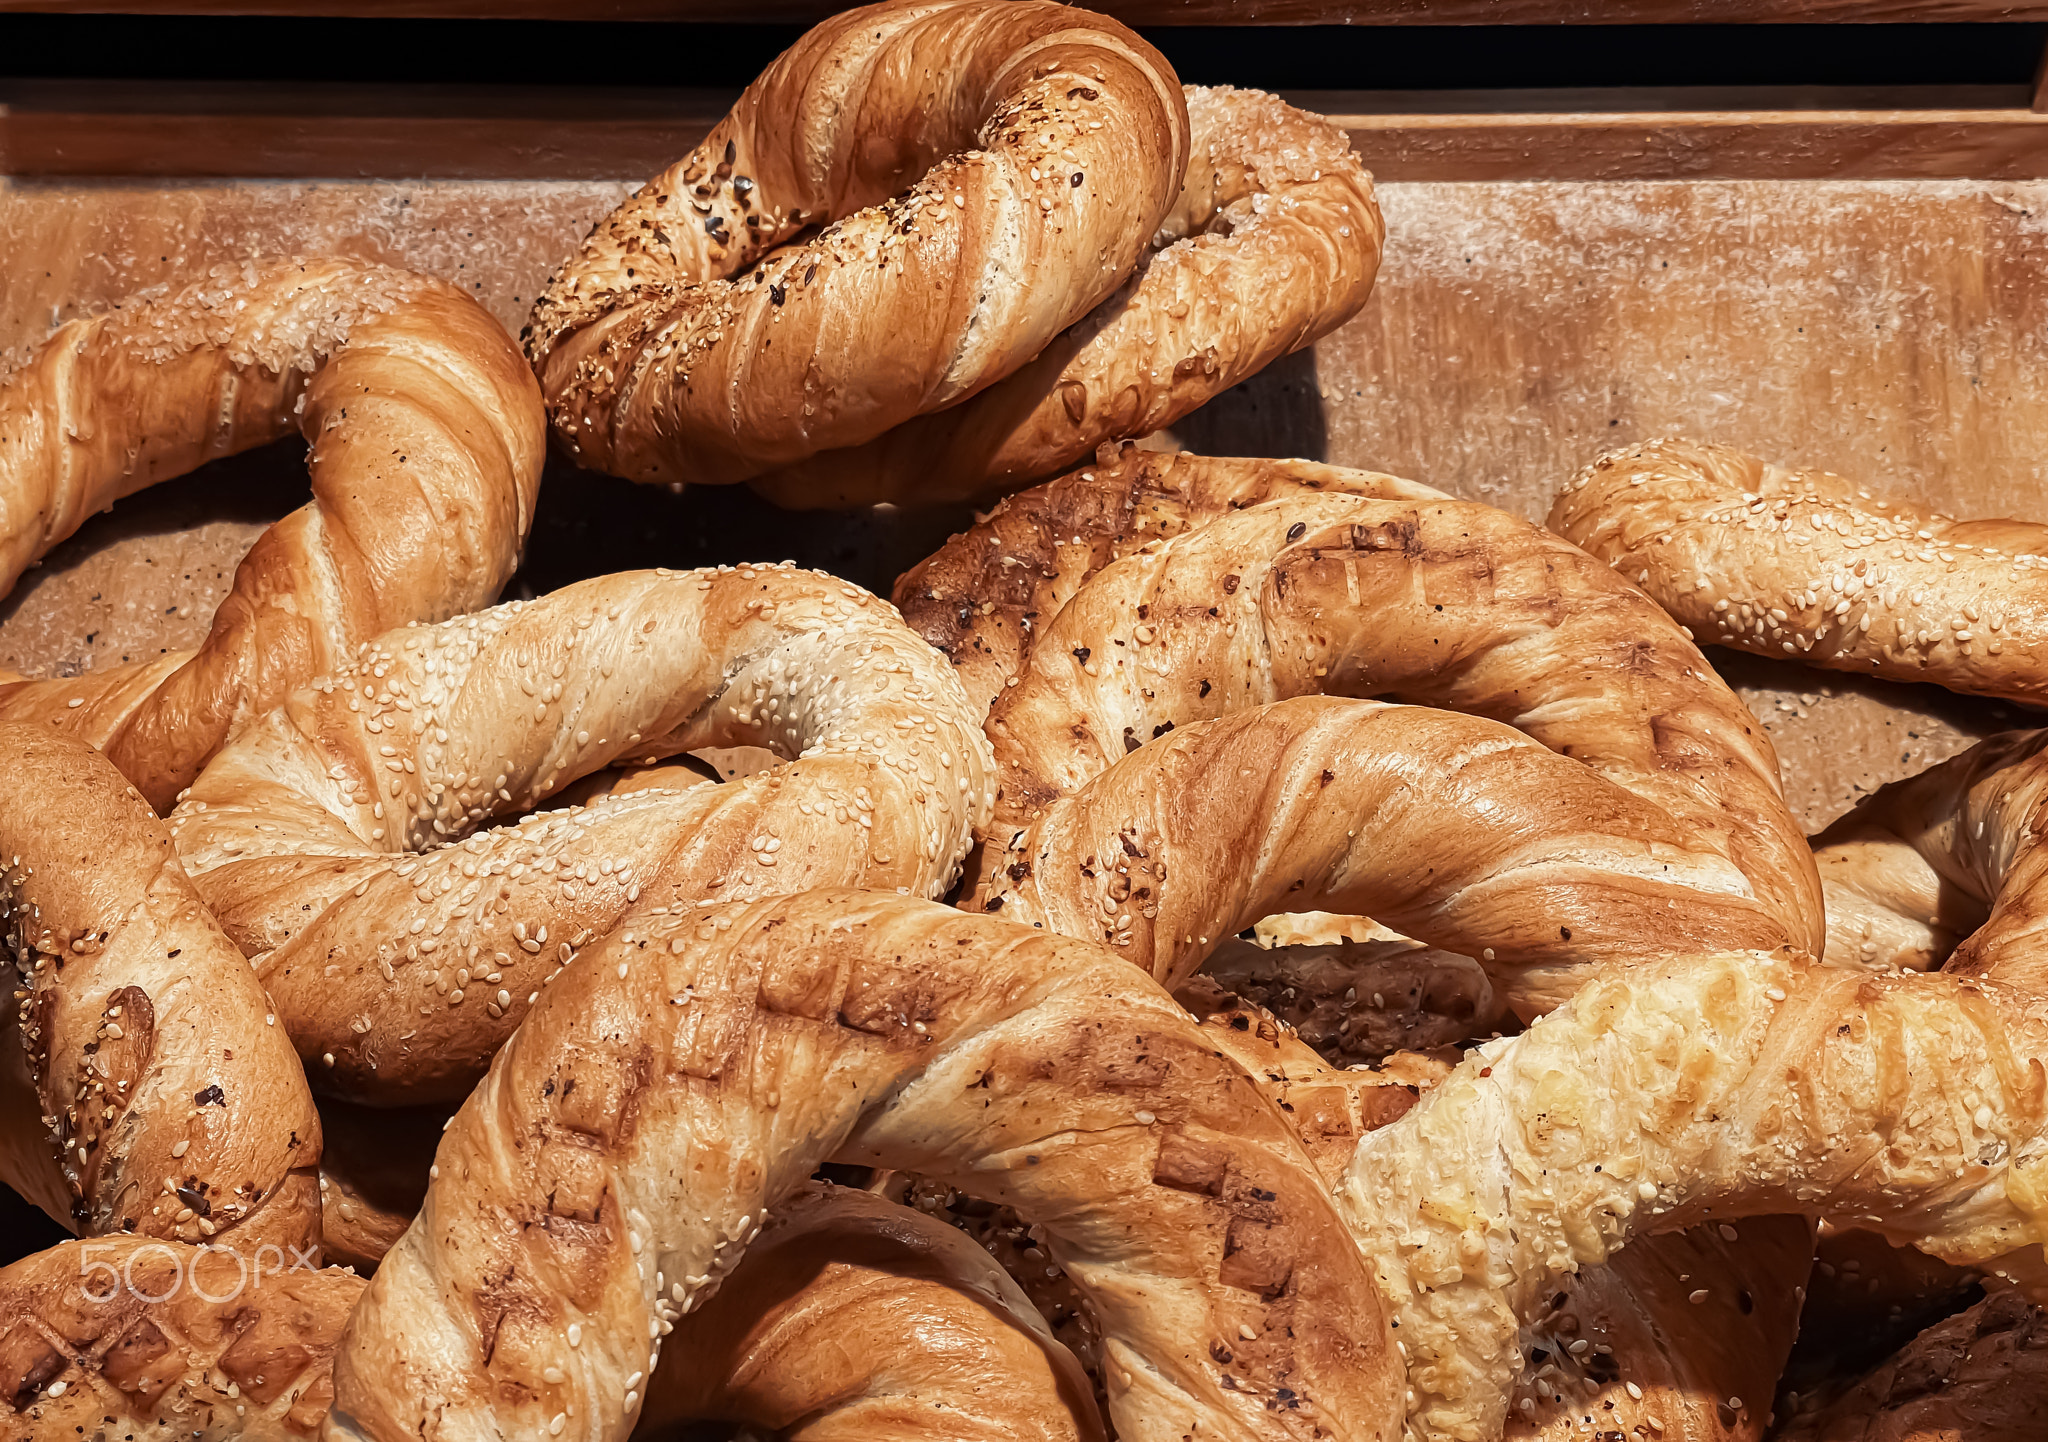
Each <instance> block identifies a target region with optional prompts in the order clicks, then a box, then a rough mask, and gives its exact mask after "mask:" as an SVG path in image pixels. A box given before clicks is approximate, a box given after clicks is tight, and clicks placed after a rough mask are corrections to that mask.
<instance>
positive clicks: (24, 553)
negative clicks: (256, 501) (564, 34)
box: [0, 260, 547, 811]
mask: <svg viewBox="0 0 2048 1442" xmlns="http://www.w3.org/2000/svg"><path fill="white" fill-rule="evenodd" d="M538 401H539V395H538V391H537V389H536V387H535V385H534V382H533V377H532V375H531V374H530V373H529V372H528V371H527V369H526V367H525V366H524V365H523V364H521V362H520V357H519V351H518V348H517V347H516V346H514V345H513V344H512V342H511V339H510V338H509V337H508V336H506V334H505V333H504V331H503V330H502V329H500V328H499V326H498V323H497V322H496V321H495V320H493V319H492V318H491V317H490V315H489V314H488V313H487V312H486V311H485V310H484V309H483V308H482V307H481V306H479V305H478V304H477V303H476V302H475V301H473V300H471V299H470V298H469V297H468V296H466V295H464V294H463V293H462V292H461V291H459V290H457V289H456V288H455V287H454V286H452V285H449V284H447V283H445V282H443V281H438V280H432V279H429V278H427V277H425V276H419V275H411V274H408V273H407V272H404V271H399V270H392V269H390V268H388V267H386V266H380V265H369V264H365V263H363V262H360V261H350V260H290V261H282V262H274V263H270V264H266V265H262V266H257V265H254V264H248V265H244V266H242V267H241V268H240V269H238V270H237V269H233V268H229V267H221V268H219V269H218V270H217V272H216V273H215V274H214V275H213V276H211V277H210V278H208V279H207V280H204V281H200V282H198V283H197V284H194V285H192V286H189V287H187V288H186V289H184V290H182V291H179V292H177V293H176V294H175V295H172V296H170V297H168V298H166V299H163V300H154V301H144V302H140V303H133V304H130V305H128V306H126V307H124V308H122V309H119V310H114V311H109V312H107V313H105V314H103V315H98V316H94V317H92V318H91V319H87V320H76V321H72V322H71V323H69V324H68V325H65V326H63V327H61V328H60V329H58V331H57V332H56V333H55V334H54V335H52V336H51V337H50V339H49V340H48V341H47V342H45V344H44V345H43V347H42V349H41V350H39V351H38V352H37V353H36V355H35V357H34V358H33V359H31V360H30V361H29V362H28V363H27V364H26V365H25V366H23V367H22V368H21V369H19V370H17V371H15V372H14V373H13V374H12V375H11V376H9V377H8V378H7V380H6V382H5V384H4V385H0V593H4V592H5V591H6V590H7V589H9V588H11V587H12V586H13V584H14V582H15V580H16V579H17V578H18V577H19V576H20V575H21V573H22V571H23V570H25V569H26V568H27V567H28V566H29V565H30V563H32V562H33V561H35V560H36V559H37V558H38V557H39V556H41V555H43V554H44V553H45V552H47V551H48V550H49V549H50V548H51V547H52V546H54V545H56V544H57V542H59V541H61V540H63V539H64V538H65V537H66V536H68V535H70V534H71V533H72V532H73V531H75V530H77V529H78V527H79V525H80V523H81V522H83V521H84V519H85V518H86V517H87V516H89V515H91V514H92V513H93V512H95V511H99V510H104V509H105V508H106V507H107V506H109V505H111V504H112V503H113V502H114V501H115V500H116V499H118V498H119V497H121V496H125V495H129V494H132V493H133V492H135V491H138V490H141V489H142V488H143V487H145V486H149V485H152V484H154V483H155V482H157V481H159V480H162V479H164V478H166V477H168V476H175V475H182V474H183V473H184V472H186V471H189V470H192V469H193V468H194V467H196V466H198V465H199V464H200V463H201V462H203V461H206V460H210V459H212V458H214V457H216V456H224V455H229V454H232V453H234V452H236V451H243V450H248V449H249V448H250V447H252V446H258V445H262V444H264V443H265V442H267V441H272V440H275V439H277V438H278V437H280V436H283V435H286V434H288V433H289V432H290V431H291V430H292V429H293V428H294V427H296V428H297V429H298V430H299V431H300V432H301V433H302V434H303V435H304V436H305V437H306V439H307V441H308V442H309V443H310V445H311V447H312V450H311V453H310V455H309V457H308V461H307V465H308V469H309V470H310V472H311V474H312V480H313V500H312V503H311V504H310V505H307V506H304V507H301V508H300V509H299V510H297V511H295V512H293V513H292V514H291V515H289V516H287V517H286V518H285V519H284V520H282V521H280V522H278V523H277V524H276V525H275V526H272V527H271V528H270V530H268V531H267V532H265V533H264V535H263V536H262V537H261V538H260V539H259V540H258V541H257V542H256V544H255V546H254V547H252V548H251V549H250V551H249V554H248V555H247V556H246V557H244V558H243V560H242V564H241V566H240V567H239V568H238V569H237V570H236V572H235V585H234V589H233V591H232V592H230V593H229V595H228V597H227V599H226V600H224V601H223V602H222V603H221V605H220V609H219V610H218V611H216V612H215V613H214V618H213V629H212V631H211V632H210V633H208V635H207V638H206V640H205V641H204V642H203V643H202V644H201V645H200V647H199V649H198V650H197V651H196V652H192V653H190V654H176V655H170V656H165V657H161V658H159V659H156V660H151V661H143V662H137V663H134V664H131V665H126V666H116V667H109V668H107V669H104V670H99V671H94V672H91V673H89V674H88V675H85V676H79V677H74V678H70V679H61V680H50V681H31V682H16V683H14V684H12V685H0V720H8V721H34V722H37V723H39V724H45V725H50V726H54V727H56V728H58V729H59V730H62V731H64V732H67V733H69V734H71V735H75V736H79V737H82V738H83V739H85V740H88V741H91V742H92V743H94V744H95V745H97V746H99V747H100V748H101V749H103V750H104V751H105V752H106V753H107V755H108V757H109V758H110V759H111V760H112V761H113V763H114V764H115V765H116V766H117V767H119V768H120V769H121V771H122V773H123V774H124V775H126V776H127V777H128V778H129V779H130V780H131V781H133V782H134V783H135V784H136V786H138V787H139V788H141V791H142V794H143V795H144V796H145V797H147V798H148V799H149V802H150V804H151V805H153V806H155V807H156V808H157V809H158V810H159V811H162V810H165V809H167V808H168V807H169V806H170V804H171V801H172V800H173V798H174V797H175V796H176V795H177V793H178V792H179V790H180V789H182V788H183V787H184V786H185V785H186V784H187V783H189V782H190V781H191V780H192V778H193V777H194V776H196V775H197V774H198V772H199V768H200V767H201V765H203V764H204V763H205V761H206V759H207V758H208V757H209V756H211V755H212V754H213V753H214V751H215V750H217V749H218V748H219V747H220V745H221V743H222V742H223V741H224V740H226V738H227V736H228V733H229V731H230V730H231V729H233V728H234V727H235V726H236V725H238V724H240V723H241V722H242V721H244V720H246V719H247V718H248V717H250V716H254V715H258V714H261V713H262V712H264V711H267V710H268V709H269V708H270V707H271V706H273V705H275V704H276V703H277V702H278V701H279V700H281V699H282V698H283V697H284V696H285V694H286V693H287V692H289V691H291V690H292V689H293V688H294V687H297V686H300V685H303V684H304V683H305V682H306V681H308V680H310V679H311V678H312V677H314V676H316V675H318V674H320V673H321V672H323V671H326V670H329V669H332V668H333V667H335V666H337V665H339V664H340V663H341V661H342V658H344V657H345V656H347V655H348V654H349V653H350V652H352V651H353V650H354V649H355V647H356V645H357V644H358V643H359V642H361V641H364V640H366V639H368V638H369V637H371V636H374V635H376V634H378V633H379V632H381V631H385V630H388V629H389V628H391V627H393V626H397V625H402V624H404V623H405V622H407V621H438V620H440V619H442V618H443V617H445V616H452V615H456V614H459V613H461V612H464V611H470V610H474V609H475V608H477V607H478V606H482V605H487V604H489V603H490V602H491V601H492V600H493V599H494V598H495V597H496V596H497V593H498V589H499V588H500V587H501V586H503V585H504V584H505V581H506V579H507V578H508V577H509V576H510V575H511V574H512V570H513V568H514V566H516V565H517V564H518V560H519V550H520V547H521V545H523V544H524V542H525V539H526V530H527V526H528V525H529V524H530V523H531V521H532V519H533V505H534V497H535V494H536V492H537V490H538V487H539V485H540V468H541V461H542V458H543V451H544V448H545V442H546V434H547V433H546V422H545V419H544V417H543V416H542V413H541V411H540V407H539V404H538Z"/></svg>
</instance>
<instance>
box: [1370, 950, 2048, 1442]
mask: <svg viewBox="0 0 2048 1442" xmlns="http://www.w3.org/2000/svg"><path fill="white" fill-rule="evenodd" d="M2044 1168H2048V1007H2044V1006H2043V1005H2042V1004H2041V1003H2039V1002H2036V1001H2034V1000H2033V999H2032V998H2030V997H2027V996H2024V995H2022V994H2020V993H2018V992H2015V991H2013V990H2012V989H2010V988H2008V987H2005V986H2002V985H2000V984H1998V983H1996V982H1985V981H1975V980H1961V979H1958V978H1954V977H1947V976H1920V975H1914V974H1907V975H1903V976H1891V977H1882V978H1879V977H1870V976H1866V975H1863V974H1860V973H1857V972H1852V971H1842V970H1836V969H1828V968H1823V967H1820V966H1817V965H1813V964H1810V963H1803V962H1798V961H1793V960H1789V959H1787V958H1786V957H1785V955H1784V954H1783V953H1778V954H1772V955H1764V954H1760V953H1749V954H1736V955H1728V956H1717V957H1693V958H1684V959H1679V960H1672V961H1658V962H1645V963H1642V964H1640V965H1637V966H1633V967H1617V968H1607V969H1603V970H1601V971H1598V972H1596V973H1595V974H1594V975H1593V977H1592V978H1591V979H1590V980H1589V981H1588V982H1587V983H1586V985H1585V986H1584V987H1583V988H1581V990H1580V991H1579V993H1578V994H1577V995H1576V996H1575V997H1573V998H1572V1000H1571V1001H1570V1002H1568V1003H1567V1004H1566V1005H1565V1006H1563V1007H1561V1008H1559V1009H1558V1010H1557V1011H1554V1012H1552V1013H1551V1014H1550V1015H1549V1016H1547V1017H1545V1018H1543V1019H1542V1020H1540V1021H1538V1022H1536V1023H1535V1024H1534V1025H1532V1026H1531V1027H1530V1028H1529V1030H1528V1031H1527V1032H1525V1033H1523V1034H1522V1035H1521V1036H1518V1037H1514V1038H1511V1039H1506V1040H1503V1041H1498V1042H1493V1043H1489V1044H1487V1045H1485V1046H1482V1047H1480V1048H1479V1049H1478V1051H1477V1052H1476V1053H1474V1054H1473V1055H1471V1056H1470V1057H1468V1058H1467V1060H1466V1061H1465V1062H1464V1063H1463V1064H1462V1065H1460V1066H1459V1067H1458V1069H1457V1070H1456V1071H1455V1072H1453V1073H1452V1075H1451V1077H1450V1079H1449V1080H1447V1081H1445V1082H1444V1083H1442V1084H1441V1085H1439V1086H1437V1087H1435V1088H1433V1089H1432V1090H1431V1091H1430V1092H1429V1093H1428V1094H1427V1095H1426V1096H1424V1097H1423V1099H1422V1100H1421V1102H1420V1103H1419V1104H1418V1105H1417V1106H1416V1108H1415V1109H1414V1110H1413V1111H1411V1112H1409V1113H1408V1114H1407V1115H1406V1116H1404V1117H1402V1118H1401V1119H1400V1120H1399V1121H1398V1122H1395V1123H1394V1124H1393V1125H1391V1126H1388V1127H1384V1128H1382V1129H1380V1130H1379V1131H1376V1132H1373V1133H1372V1134H1371V1135H1369V1136H1367V1137H1366V1138H1365V1139H1364V1140H1363V1141H1362V1142H1361V1143H1360V1145H1359V1148H1358V1152H1357V1155H1356V1156H1355V1157H1354V1159H1353V1161H1352V1164H1351V1166H1350V1169H1349V1171H1348V1172H1347V1174H1346V1176H1345V1178H1344V1181H1343V1183H1342V1184H1341V1185H1340V1187H1339V1189H1338V1201H1339V1205H1340V1206H1341V1207H1342V1208H1343V1210H1344V1213H1345V1216H1346V1219H1347V1220H1348V1222H1349V1223H1350V1225H1351V1229H1352V1232H1353V1235H1354V1236H1356V1237H1357V1239H1358V1241H1359V1244H1360V1245H1361V1246H1362V1247H1363V1248H1364V1250H1365V1252H1366V1254H1367V1255H1368V1256H1369V1257H1371V1258H1372V1259H1373V1262H1374V1264H1375V1266H1376V1267H1377V1269H1378V1274H1379V1281H1380V1289H1381V1292H1382V1294H1383V1295H1384V1296H1385V1297H1386V1298H1387V1299H1388V1302H1389V1305H1390V1306H1391V1308H1392V1310H1393V1311H1394V1313H1395V1316H1396V1317H1397V1319H1398V1321H1399V1323H1400V1326H1399V1332H1398V1335H1399V1336H1400V1338H1401V1340H1402V1342H1403V1344H1404V1345H1405V1347H1406V1349H1407V1352H1406V1355H1407V1358H1408V1384H1409V1388H1410V1389H1411V1390H1410V1396H1411V1399H1412V1400H1411V1402H1410V1404H1409V1408H1408V1431H1409V1435H1410V1437H1412V1438H1414V1439H1416V1442H1421V1439H1422V1438H1425V1437H1431V1438H1435V1437H1447V1438H1454V1439H1461V1442H1480V1439H1484V1438H1490V1437H1494V1436H1497V1435H1499V1429H1500V1427H1501V1424H1502V1421H1503V1417H1504V1413H1505V1412H1506V1409H1507V1406H1508V1403H1509V1399H1510V1397H1511V1396H1512V1393H1513V1383H1514V1379H1515V1377H1516V1374H1517V1371H1518V1365H1519V1362H1520V1352H1519V1348H1518V1346H1517V1344H1516V1342H1517V1327H1518V1323H1519V1321H1520V1320H1522V1319H1525V1318H1527V1317H1529V1316H1530V1315H1531V1312H1532V1308H1533V1305H1534V1304H1535V1303H1536V1301H1537V1299H1539V1298H1543V1297H1545V1296H1547V1295H1549V1294H1550V1292H1551V1291H1552V1289H1553V1285H1554V1280H1555V1278H1557V1277H1558V1276H1559V1275H1560V1274H1562V1273H1564V1272H1568V1271H1571V1270H1573V1269H1575V1268H1577V1267H1580V1266H1588V1265H1593V1264H1596V1263H1599V1262H1602V1261H1605V1260H1606V1259H1608V1258H1609V1257H1610V1256H1611V1255H1612V1254H1613V1253H1615V1252H1616V1251H1617V1250H1618V1249H1619V1248H1621V1247H1622V1246H1624V1245H1625V1244H1627V1242H1628V1240H1629V1238H1630V1236H1631V1235H1632V1234H1637V1235H1639V1234H1644V1233H1649V1232H1659V1231H1667V1230H1677V1229H1680V1228H1684V1227H1688V1226H1693V1225H1697V1224H1699V1223H1702V1222H1711V1223H1714V1224H1715V1225H1717V1226H1718V1225H1719V1224H1720V1223H1722V1222H1734V1221H1736V1220H1738V1219H1740V1218H1742V1217H1745V1216H1753V1215H1757V1214H1763V1213H1780V1212H1802V1213H1805V1214H1807V1215H1809V1216H1820V1217H1824V1218H1828V1219H1832V1220H1834V1221H1836V1222H1839V1223H1842V1224H1849V1225H1855V1226H1859V1227H1864V1228H1867V1229H1869V1230H1871V1231H1875V1232H1878V1233H1880V1234H1882V1235H1885V1236H1887V1237H1890V1238H1892V1239H1893V1240H1895V1241H1898V1242H1902V1243H1905V1244H1909V1245H1912V1246H1915V1247H1918V1248H1920V1249H1921V1250H1923V1251H1927V1252H1931V1253H1933V1254H1934V1255H1936V1256H1939V1257H1944V1258H1946V1259H1948V1260H1950V1261H1954V1262H1958V1263H1974V1264H1983V1265H1986V1266H1988V1267H1989V1268H1990V1269H1992V1270H1994V1271H1996V1272H1999V1273H2001V1274H2004V1275H2007V1276H2012V1277H2017V1278H2020V1279H2023V1280H2024V1281H2025V1282H2026V1283H2027V1284H2028V1285H2029V1286H2030V1287H2031V1288H2034V1289H2035V1290H2037V1291H2038V1290H2043V1289H2048V1265H2044V1259H2043V1253H2042V1244H2043V1242H2044V1241H2048V1185H2044V1181H2048V1176H2044ZM1712 1300H1713V1299H1712V1297H1711V1295H1710V1296H1708V1297H1703V1298H1700V1302H1701V1304H1702V1305H1704V1304H1706V1303H1708V1302H1711V1301H1712ZM1737 1300H1738V1303H1739V1300H1740V1299H1739V1298H1738V1299H1737ZM1731 1311H1732V1312H1736V1313H1739V1311H1740V1308H1739V1306H1738V1307H1737V1308H1734V1309H1731ZM1702 1315H1706V1314H1702ZM1745 1325H1748V1323H1747V1322H1745ZM1624 1380H1625V1379H1624ZM1614 1395H1615V1394H1613V1393H1612V1392H1610V1393H1609V1397H1610V1399H1613V1398H1614ZM1746 1400H1747V1401H1749V1402H1750V1403H1754V1402H1756V1401H1758V1400H1759V1399H1754V1398H1751V1399H1746ZM1610 1415H1611V1418H1612V1420H1611V1421H1610V1422H1609V1424H1608V1425H1610V1426H1615V1427H1619V1428H1621V1429H1622V1430H1624V1431H1628V1430H1629V1429H1630V1428H1631V1427H1633V1426H1635V1425H1638V1424H1642V1425H1647V1423H1646V1421H1645V1419H1644V1418H1643V1415H1642V1412H1641V1410H1640V1409H1639V1408H1622V1407H1620V1406H1617V1408H1616V1411H1615V1412H1614V1413H1613V1414H1610ZM1664 1420H1666V1421H1669V1420H1671V1419H1669V1418H1666V1419H1664Z"/></svg>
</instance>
